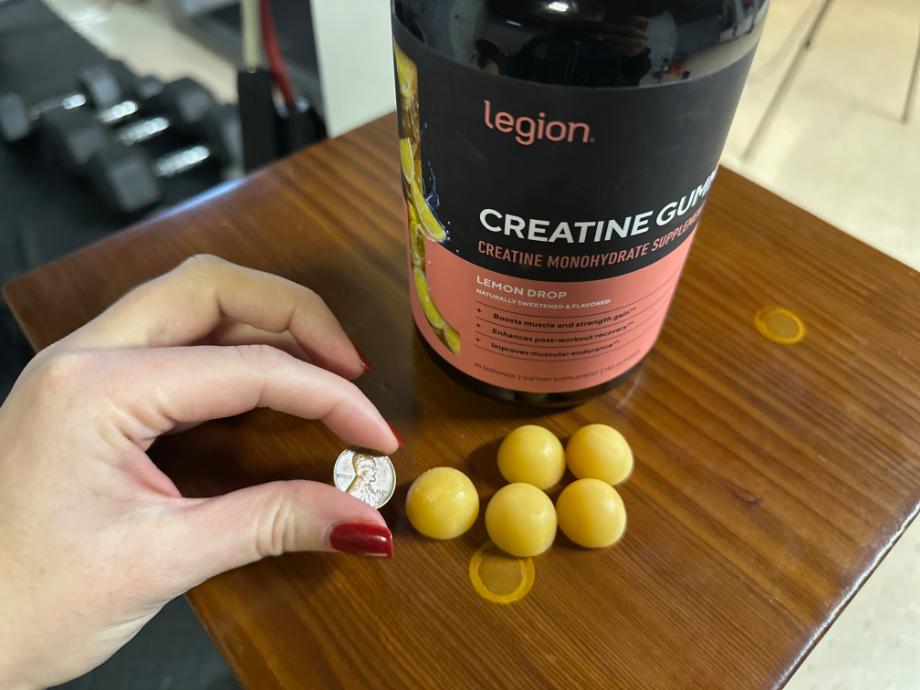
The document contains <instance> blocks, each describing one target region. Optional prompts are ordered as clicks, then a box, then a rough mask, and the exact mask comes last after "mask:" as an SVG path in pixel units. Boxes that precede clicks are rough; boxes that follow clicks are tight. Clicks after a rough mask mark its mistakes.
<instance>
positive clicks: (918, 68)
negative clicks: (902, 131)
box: [901, 29, 920, 125]
mask: <svg viewBox="0 0 920 690" xmlns="http://www.w3.org/2000/svg"><path fill="white" fill-rule="evenodd" d="M918 76H920V29H918V33H917V52H916V53H914V66H913V68H912V69H911V70H910V83H908V85H907V98H906V99H905V100H904V112H903V113H902V114H901V122H903V123H904V124H905V125H906V124H907V123H908V121H909V120H910V114H911V111H913V109H914V93H915V92H916V90H917V77H918Z"/></svg>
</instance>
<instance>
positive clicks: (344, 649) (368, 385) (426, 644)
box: [6, 118, 920, 689]
mask: <svg viewBox="0 0 920 690" xmlns="http://www.w3.org/2000/svg"><path fill="white" fill-rule="evenodd" d="M394 132H395V123H394V120H393V119H392V118H385V119H383V120H381V121H378V122H374V123H372V124H370V125H368V126H367V127H364V128H362V129H360V130H358V131H356V132H353V133H351V134H349V135H347V136H345V137H343V138H341V139H338V140H335V141H330V142H327V143H324V144H321V145H319V146H316V147H313V148H312V149H310V150H309V151H307V152H305V153H302V154H299V155H297V156H295V157H293V158H291V159H289V160H285V161H283V162H281V163H279V164H278V165H276V166H274V167H272V168H270V169H268V170H267V171H265V172H262V173H260V174H257V175H255V176H253V177H252V178H251V179H247V180H246V181H244V182H241V183H238V184H233V185H228V186H226V187H223V188H221V189H219V190H217V191H215V192H213V193H211V194H209V195H206V196H204V197H202V198H200V199H197V200H195V201H194V202H192V203H190V204H187V205H185V206H184V207H182V208H178V209H176V210H174V211H172V212H170V213H168V214H166V215H164V216H162V217H160V218H158V219H156V220H154V221H152V222H150V223H147V224H146V225H143V226H141V227H139V228H136V229H134V230H130V231H128V232H124V233H122V234H120V235H117V236H114V237H112V238H111V239H109V240H107V241H105V242H103V243H101V244H97V245H95V246H92V247H89V248H87V249H84V250H83V251H81V252H78V253H77V254H74V255H72V256H69V257H66V258H64V259H61V260H59V261H56V262H55V263H52V264H50V265H48V266H45V267H43V268H41V269H39V270H37V271H35V272H34V273H31V274H29V275H27V276H25V277H22V278H20V279H19V280H17V281H15V282H14V283H12V284H11V285H9V286H8V288H7V290H6V295H7V299H8V301H9V303H10V305H11V306H12V308H13V309H14V311H15V313H16V315H17V316H18V318H19V319H20V322H21V323H22V325H23V327H24V329H25V331H26V333H27V334H28V335H29V337H30V338H31V340H32V342H33V343H34V345H35V346H36V347H42V346H45V345H47V344H48V343H50V342H52V341H54V340H55V339H57V338H60V337H61V336H63V335H64V334H65V333H67V332H69V331H70V330H71V329H73V328H75V327H77V326H78V325H80V324H81V323H83V322H84V321H86V320H87V319H89V318H91V317H93V316H94V315H95V314H97V313H98V312H99V311H100V310H102V309H103V307H105V306H106V305H107V304H109V303H110V302H111V301H113V300H115V299H116V298H117V297H118V296H119V295H121V294H122V293H123V292H124V291H125V290H127V289H128V288H130V287H131V286H133V285H136V284H137V283H138V282H140V281H143V280H146V279H148V278H150V277H153V276H155V275H157V274H159V273H161V272H163V271H166V270H167V269H170V268H172V267H173V266H175V265H176V264H177V263H178V262H180V261H181V260H182V259H183V258H185V257H187V256H189V255H190V254H194V253H196V252H212V253H215V254H219V255H221V256H223V257H226V258H227V259H230V260H232V261H236V262H239V263H242V264H246V265H249V266H254V267H258V268H261V269H265V270H269V271H274V272H277V273H280V274H282V275H285V276H288V277H290V278H293V279H295V280H298V281H301V282H303V283H305V284H308V285H310V286H312V287H314V288H315V289H317V290H318V291H319V292H320V293H321V294H322V295H323V296H324V297H325V298H326V300H327V301H328V302H329V303H330V305H331V306H332V307H333V308H334V310H335V311H336V312H337V313H338V315H339V316H340V317H341V319H342V321H343V323H344V324H345V326H346V329H347V330H348V331H349V332H350V333H351V334H352V335H353V336H354V338H355V340H356V341H357V342H359V343H360V345H361V347H362V348H363V349H364V350H365V351H366V352H367V354H368V356H369V358H370V360H371V362H372V363H373V364H374V369H373V371H372V372H371V373H370V374H368V375H367V376H365V377H364V378H363V379H362V380H361V382H360V385H361V386H362V387H363V389H364V390H365V391H366V392H367V394H368V395H369V396H370V397H371V399H372V400H374V401H375V402H376V403H377V404H378V405H379V406H380V408H381V410H382V411H383V413H384V415H385V416H386V417H387V418H388V419H391V420H393V421H394V422H395V424H396V426H397V428H398V429H400V430H401V432H402V435H403V436H404V437H405V441H406V446H405V448H404V450H402V451H400V452H399V453H397V454H396V455H395V456H394V458H393V459H394V462H395V465H396V468H397V473H398V477H399V489H398V490H397V494H396V496H395V497H394V500H393V501H392V502H391V503H390V504H389V505H388V506H387V507H386V508H385V509H384V514H385V516H386V518H387V520H388V522H389V524H390V525H391V527H392V528H393V530H394V533H395V540H396V542H395V543H396V556H395V558H394V560H392V561H390V562H380V561H373V560H363V559H359V558H347V557H342V556H337V555H323V556H316V555H310V554H295V555H287V556H284V557H281V558H276V559H271V560H267V561H263V562H261V563H259V564H257V565H253V566H250V567H247V568H243V569H240V570H237V571H234V572H230V573H227V574H225V575H223V576H220V577H217V578H215V579H213V580H211V581H209V582H207V583H205V584H204V585H202V586H200V587H198V588H197V589H196V590H194V591H193V592H191V593H190V595H189V596H190V598H191V601H192V604H193V605H194V607H195V610H196V611H197V612H198V615H199V616H200V617H201V620H202V621H203V622H204V625H205V627H206V628H207V629H208V631H209V632H210V634H211V636H212V637H213V639H214V641H215V643H216V644H217V646H218V647H219V648H220V650H221V652H222V653H223V655H224V656H225V657H226V659H227V661H228V662H229V663H230V665H231V666H232V668H233V670H234V671H235V673H236V674H237V675H238V677H239V678H240V680H241V681H242V683H243V684H244V685H245V686H247V687H248V688H272V687H285V688H313V687H337V686H349V687H374V688H377V687H384V686H394V687H395V686H410V687H426V688H427V687H438V688H452V687H470V688H485V687H503V688H504V687H538V686H541V687H542V686H550V685H554V686H566V687H577V688H588V687H619V688H631V689H632V688H688V687H699V688H731V689H736V688H762V687H774V686H777V685H781V684H782V683H783V682H784V681H785V680H786V679H787V678H788V676H789V674H790V673H791V672H792V671H793V670H794V669H795V668H796V666H797V664H798V663H799V662H800V660H801V659H802V658H803V656H804V655H805V654H806V653H807V652H808V650H809V649H810V648H811V646H812V645H813V644H814V643H815V641H816V640H817V639H818V638H819V637H820V636H821V634H822V633H823V632H824V630H825V629H826V628H827V626H828V625H829V624H830V623H831V622H832V621H833V619H834V617H835V616H836V615H837V613H838V612H839V611H840V610H841V608H842V607H843V606H844V605H845V604H846V603H847V601H848V600H849V599H850V597H851V596H852V595H853V594H854V593H855V592H856V590H857V589H858V588H859V586H860V585H861V583H862V582H863V581H864V579H865V578H866V577H867V576H868V575H869V574H870V573H871V571H872V569H873V568H874V567H875V565H876V564H877V563H878V562H879V559H880V558H881V557H882V556H883V555H884V554H885V553H886V552H887V551H888V549H889V548H890V547H891V545H892V543H893V542H894V540H895V539H897V537H898V535H899V534H900V533H901V532H902V530H903V529H904V528H905V527H906V525H907V524H908V523H909V521H910V519H911V518H912V516H913V515H914V514H915V513H916V511H917V509H918V499H920V429H918V427H920V359H918V346H917V328H916V319H917V317H918V316H920V276H918V274H917V273H916V272H914V271H912V270H910V269H909V268H907V267H905V266H903V265H901V264H899V263H897V262H896V261H894V260H892V259H889V258H887V257H885V256H883V255H882V254H880V253H878V252H876V251H874V250H872V249H870V248H869V247H867V246H865V245H863V244H861V243H859V242H858V241H856V240H854V239H852V238H850V237H849V236H847V235H845V234H843V233H842V232H839V231H837V230H835V229H834V228H832V227H830V226H828V225H827V224H825V223H823V222H821V221H820V220H818V219H816V218H814V217H812V216H810V215H809V214H807V213H805V212H804V211H802V210H800V209H798V208H795V207H793V206H791V205H790V204H788V203H786V202H785V201H782V200H781V199H779V198H777V197H776V196H774V195H772V194H770V193H768V192H766V191H764V190H763V189H761V188H759V187H757V186H755V185H754V184H752V183H750V182H748V181H746V180H744V179H743V178H741V177H739V176H737V175H735V174H733V173H731V172H729V171H726V170H723V171H722V172H721V174H720V176H719V178H718V181H717V183H716V185H715V187H714V190H713V192H712V197H711V200H710V202H709V204H708V208H707V211H706V214H705V216H704V219H703V226H702V230H701V232H700V235H699V237H698V239H697V240H696V246H695V247H694V250H693V252H692V253H691V256H690V260H689V263H688V265H687V269H686V272H685V277H684V279H683V282H682V284H681V286H680V288H679V290H678V294H677V298H676V301H675V303H674V306H673V309H672V311H671V316H670V320H669V321H668V324H667V326H666V328H665V331H664V334H663V335H662V337H661V339H660V341H659V343H658V345H657V347H656V349H655V350H654V351H653V353H652V354H651V356H650V357H649V358H648V359H647V361H646V363H645V365H644V367H643V368H642V369H641V370H640V372H639V373H638V375H637V376H636V377H635V378H634V380H633V381H632V383H631V384H628V385H625V386H623V387H622V388H620V389H618V390H615V391H614V392H612V393H610V394H608V395H606V396H604V397H602V398H598V399H596V400H594V401H592V402H590V403H587V404H585V405H582V406H581V407H578V408H576V409H572V410H568V411H562V412H558V411H557V412H551V413H545V414H544V413H539V412H535V411H532V410H526V409H519V408H515V407H511V406H507V405H505V404H502V403H498V402H493V401H490V400H487V399H484V398H482V397H479V396H478V395H476V394H474V393H472V392H469V391H467V390H466V389H464V388H463V387H461V386H460V385H458V384H456V383H455V382H454V381H453V380H452V379H451V378H450V377H448V376H447V375H445V374H444V373H443V372H442V370H441V369H439V368H438V367H437V366H436V365H435V364H434V363H433V362H432V361H431V360H430V359H429V357H428V355H427V353H426V352H425V351H424V349H423V347H422V345H421V344H420V342H419V340H418V339H417V338H416V336H415V334H414V331H413V326H412V323H411V319H410V316H409V307H408V303H407V281H406V277H405V267H406V264H405V258H404V255H403V241H402V236H403V207H402V202H401V199H400V186H399V185H400V180H399V171H398V162H397V161H398V157H397V149H396V140H395V136H394ZM767 304H779V305H783V306H785V307H787V308H789V309H791V310H792V311H794V312H796V313H797V314H798V315H800V316H801V317H802V318H803V319H804V321H805V323H806V324H807V328H808V334H807V336H806V338H805V339H804V340H803V341H802V342H800V343H798V344H796V345H792V346H786V345H780V344H777V343H774V342H771V341H770V340H768V339H766V338H764V337H763V336H761V335H760V334H759V333H758V332H757V331H756V330H755V328H754V327H753V323H752V318H753V315H754V313H755V312H756V311H757V310H758V309H759V308H760V307H762V306H764V305H767ZM180 308H181V305H180ZM524 421H539V423H541V424H545V425H546V426H548V427H549V428H550V429H552V430H553V431H555V432H557V433H558V434H560V435H561V436H562V437H565V436H567V435H568V434H570V433H571V432H573V431H574V430H575V429H576V428H578V427H579V426H580V425H582V424H584V423H586V422H607V423H610V424H613V425H614V426H616V427H618V428H619V429H621V430H622V431H623V432H624V434H625V435H626V437H627V438H628V439H629V440H630V441H631V443H632V446H633V448H634V450H635V454H636V458H637V463H638V464H637V469H636V471H635V473H634V475H633V477H632V478H631V480H630V481H629V482H628V483H627V484H625V485H624V486H623V489H622V494H623V497H624V499H625V502H626V505H627V509H628V511H629V529H628V531H627V534H626V536H625V537H624V539H623V541H622V542H621V543H620V544H618V545H617V546H615V547H614V548H611V549H608V550H606V551H595V552H589V551H583V550H579V549H576V548H574V547H573V546H571V545H570V544H568V543H566V542H565V540H564V539H560V540H559V543H558V544H557V546H556V547H554V548H553V549H552V550H551V551H550V552H549V553H547V554H546V555H544V556H542V557H540V558H539V559H536V561H535V564H536V584H535V585H534V588H533V590H532V591H531V592H530V594H529V596H527V597H526V598H524V599H523V600H521V601H519V602H517V603H514V604H511V605H508V606H501V605H497V604H493V603H490V602H487V601H485V600H484V599H482V598H480V597H479V596H478V595H477V594H476V593H475V592H474V591H473V589H472V587H471V585H470V582H469V579H468V575H467V566H468V562H469V560H470V557H471V555H472V554H473V552H474V551H475V549H476V548H477V547H478V546H479V545H480V544H481V543H483V542H484V540H485V538H486V537H485V533H484V530H483V528H482V525H481V520H480V523H479V524H477V526H476V527H475V528H474V529H473V530H472V532H471V533H470V534H468V535H466V536H465V537H463V538H460V539H458V540H455V541H452V542H446V543H443V542H442V543H434V542H430V541H426V540H424V539H421V538H419V537H418V536H417V535H415V534H414V533H413V532H412V530H411V528H410V527H409V525H408V522H407V520H406V517H405V511H404V507H403V504H404V497H405V491H406V488H407V486H408V484H409V483H410V482H411V480H412V479H413V478H414V477H415V476H417V475H418V474H419V473H420V472H421V471H422V470H424V469H425V468H428V467H431V466H436V465H443V464H451V465H456V466H458V467H460V468H462V469H464V470H465V471H466V472H468V473H469V474H470V475H471V476H472V477H473V479H474V481H475V482H476V484H477V486H478V487H479V489H480V491H481V494H482V496H483V498H484V499H487V498H488V496H489V495H490V494H491V493H492V492H493V491H494V490H495V489H496V488H497V487H498V486H499V484H500V482H499V477H498V474H497V471H496V468H495V450H496V447H497V442H498V441H499V440H500V439H501V437H502V436H503V434H505V433H506V432H507V431H509V430H510V429H512V428H513V427H514V426H515V425H517V424H519V423H521V422H524ZM341 446H342V444H341V442H340V441H338V440H337V439H336V438H334V437H333V436H332V435H331V434H330V433H329V432H327V431H326V430H325V429H324V428H323V427H322V426H320V425H319V424H316V423H309V422H303V421H300V420H296V419H293V418H290V417H284V416H281V415H278V414H274V413H271V412H258V413H254V414H250V415H246V416H245V417H243V418H238V419H232V420H226V421H222V422H218V423H212V424H208V425H206V426H204V427H201V428H198V429H196V430H194V431H192V432H189V433H187V434H184V435H182V436H181V437H172V438H167V439H163V440H162V441H161V443H159V444H158V445H157V448H156V453H155V458H156V459H157V461H158V462H159V463H160V464H161V466H162V467H164V468H165V470H166V471H167V472H168V473H169V474H170V476H172V477H173V478H174V479H175V480H176V482H177V483H178V485H179V486H180V488H181V489H182V490H183V491H184V492H186V493H187V494H190V495H212V494H215V493H218V492H223V491H227V490H229V489H233V488H235V487H239V486H243V485H247V484H251V483H254V482H260V481H265V480H270V479H276V478H281V477H286V478H292V477H303V478H310V479H318V480H321V481H329V480H330V479H331V462H332V459H333V458H334V457H335V456H336V454H337V453H338V452H339V450H340V449H341ZM483 503H485V500H484V501H483ZM190 548H194V545H190Z"/></svg>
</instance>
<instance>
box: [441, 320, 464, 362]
mask: <svg viewBox="0 0 920 690" xmlns="http://www.w3.org/2000/svg"><path fill="white" fill-rule="evenodd" d="M441 340H442V341H444V344H445V345H447V347H449V348H450V351H451V352H453V353H454V354H455V355H459V354H460V334H459V333H458V332H457V330H456V329H455V328H453V327H452V326H451V325H450V324H448V323H445V324H444V330H443V331H441Z"/></svg>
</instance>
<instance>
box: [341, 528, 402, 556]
mask: <svg viewBox="0 0 920 690" xmlns="http://www.w3.org/2000/svg"><path fill="white" fill-rule="evenodd" d="M329 543H330V544H331V545H332V548H333V549H335V550H336V551H341V552H342V553H350V554H352V555H355V556H369V557H372V558H392V556H393V534H392V533H391V532H390V530H389V529H387V528H386V527H384V526H383V525H372V524H370V523H367V522H345V523H341V524H338V525H335V526H333V528H332V531H331V532H330V533H329Z"/></svg>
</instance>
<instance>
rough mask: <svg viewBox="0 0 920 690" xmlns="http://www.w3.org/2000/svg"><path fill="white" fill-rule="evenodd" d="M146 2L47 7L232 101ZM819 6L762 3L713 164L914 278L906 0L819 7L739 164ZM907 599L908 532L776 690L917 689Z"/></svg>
mask: <svg viewBox="0 0 920 690" xmlns="http://www.w3.org/2000/svg"><path fill="white" fill-rule="evenodd" d="M159 1H160V0H148V2H147V3H143V4H134V3H118V2H116V3H115V4H113V5H111V6H109V5H101V4H99V3H97V2H96V0H50V4H51V5H52V6H54V7H55V8H56V9H58V11H59V12H61V13H62V14H64V16H65V17H68V18H70V19H71V20H72V21H73V23H74V24H75V25H76V26H77V28H78V29H79V30H80V31H82V32H83V33H84V34H85V35H86V36H87V37H88V38H89V39H90V40H92V41H94V42H95V43H96V44H97V45H98V46H99V47H101V48H102V49H104V50H107V51H109V52H111V53H112V54H115V55H118V56H120V57H122V58H123V59H125V60H127V61H128V62H129V63H130V64H131V65H132V66H133V67H134V68H135V69H137V70H140V71H143V72H152V73H156V74H158V75H159V76H161V77H163V78H171V77H176V76H179V75H181V74H191V75H193V76H196V77H198V78H199V79H201V80H202V81H204V82H205V83H207V84H209V85H210V86H211V87H212V88H213V89H214V91H215V92H216V93H217V94H218V95H220V96H221V97H222V98H226V99H231V98H233V90H234V70H233V66H232V65H230V64H229V63H228V62H227V61H225V60H223V59H222V58H220V57H218V56H216V55H214V54H213V53H211V52H210V51H208V50H207V49H205V48H203V47H201V46H200V45H198V44H196V43H194V42H193V41H192V40H191V39H189V38H187V37H185V36H184V35H182V34H180V33H179V32H177V31H175V30H174V29H173V28H172V27H171V26H170V24H169V21H168V19H167V18H166V16H165V13H164V12H163V10H162V8H161V7H160V5H159ZM822 2H823V0H810V1H809V0H773V3H772V5H773V6H772V8H771V10H770V15H769V18H768V21H767V26H766V30H765V33H764V37H763V39H762V42H761V47H760V50H759V53H758V56H757V59H756V61H755V63H754V67H753V70H752V73H751V77H750V80H749V82H748V86H747V88H746V90H745V93H744V97H743V99H742V102H741V105H740V106H739V109H738V114H737V116H736V120H735V124H734V126H733V128H732V132H731V135H730V137H729V141H728V144H727V146H726V149H725V155H724V162H725V164H726V165H727V166H728V167H730V168H733V169H735V170H737V171H738V172H740V173H742V174H744V175H746V176H748V177H749V178H751V179H753V180H755V181H756V182H758V183H759V184H761V185H763V186H765V187H767V188H769V189H771V190H773V191H775V192H776V193H778V194H780V195H781V196H783V197H785V198H787V199H789V200H790V201H792V202H794V203H796V204H798V205H800V206H802V207H804V208H806V209H808V210H809V211H811V212H812V213H814V214H815V215H817V216H820V217H822V218H824V219H826V220H827V221H829V222H830V223H832V224H834V225H836V226H838V227H840V228H841V229H843V230H845V231H846V232H849V233H851V234H853V235H855V236H856V237H858V238H860V239H861V240H863V241H865V242H867V243H868V244H870V245H872V246H874V247H876V248H878V249H880V250H881V251H883V252H886V253H888V254H890V255H891V256H893V257H895V258H897V259H899V260H900V261H903V262H904V263H906V264H909V265H910V266H912V267H914V268H916V269H920V103H917V104H916V109H915V110H916V112H915V114H914V117H913V119H912V120H911V121H910V122H909V123H907V124H905V123H902V122H901V121H900V116H901V112H902V109H903V107H904V100H905V96H906V94H907V90H908V82H909V78H910V73H911V65H912V61H913V59H914V54H915V51H916V50H917V46H918V42H920V0H832V2H831V5H830V8H829V11H828V12H827V14H826V17H825V21H824V22H823V24H822V27H821V30H820V32H819V33H818V35H817V37H816V39H815V41H814V43H813V44H812V47H811V49H810V50H809V51H808V53H807V54H806V56H805V58H804V60H803V62H802V63H801V67H800V69H799V71H798V73H797V75H796V76H795V78H794V80H793V81H792V83H791V86H790V88H789V89H788V90H787V92H786V96H785V98H784V99H783V100H782V102H781V103H780V105H779V107H778V108H777V109H776V110H775V113H774V116H773V117H772V118H771V120H770V122H769V126H768V128H767V129H766V131H765V133H764V135H763V137H762V138H761V139H760V141H759V145H758V146H757V147H756V148H755V149H754V151H753V152H751V153H749V154H748V155H745V150H746V148H747V147H748V145H749V143H750V139H751V136H752V134H753V132H754V130H755V129H756V127H757V125H758V122H759V121H760V118H761V117H763V114H764V112H765V110H766V108H767V104H768V103H769V101H770V99H771V98H772V97H773V95H774V93H775V92H776V90H777V88H778V86H779V84H780V82H781V80H782V76H783V74H784V72H785V71H786V69H787V68H788V66H789V64H790V62H791V60H792V57H793V54H794V52H795V48H796V47H797V46H798V44H799V43H800V41H801V40H802V37H803V36H804V34H805V31H806V29H807V27H808V25H809V24H810V22H811V20H812V19H813V18H814V16H815V15H816V13H817V10H818V7H819V6H820V4H821V3H822ZM380 30H381V31H386V30H387V27H386V26H381V27H380ZM915 101H920V93H917V94H916V98H915ZM918 593H920V523H915V524H914V525H913V526H912V527H910V528H908V529H907V531H906V532H905V534H904V535H903V536H902V537H901V539H900V541H899V542H898V543H897V544H896V545H895V547H894V548H893V549H892V551H891V552H890V553H889V555H888V556H887V557H886V558H885V559H884V561H883V562H882V563H881V565H880V566H879V567H878V569H877V570H876V572H875V573H874V574H873V575H872V576H871V577H870V578H869V580H868V582H867V584H866V585H865V586H864V587H863V588H862V590H861V591H860V592H859V593H858V594H857V596H856V597H855V598H854V600H853V601H852V602H851V604H850V605H849V606H848V607H847V608H846V609H845V610H844V611H843V613H842V614H841V615H840V618H839V619H838V620H837V622H836V623H835V624H834V625H833V626H831V628H830V630H829V631H828V632H827V634H826V635H825V636H824V638H823V639H822V640H821V641H820V642H819V643H818V645H817V647H816V648H815V650H814V651H813V652H812V653H811V654H810V655H809V656H808V657H807V658H806V659H805V661H804V663H803V664H802V666H801V667H800V668H799V670H798V671H797V672H796V673H795V675H794V676H793V677H792V679H791V680H790V682H789V684H788V686H787V687H788V688H789V689H790V690H833V689H838V690H863V689H869V688H871V689H872V690H875V689H879V690H881V689H884V688H890V689H892V690H914V689H916V688H920V595H918Z"/></svg>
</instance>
